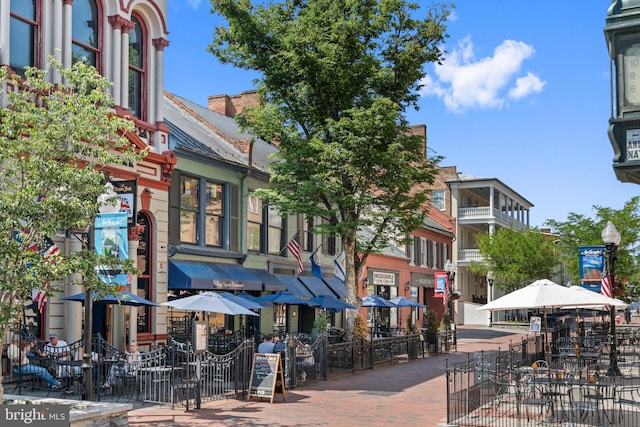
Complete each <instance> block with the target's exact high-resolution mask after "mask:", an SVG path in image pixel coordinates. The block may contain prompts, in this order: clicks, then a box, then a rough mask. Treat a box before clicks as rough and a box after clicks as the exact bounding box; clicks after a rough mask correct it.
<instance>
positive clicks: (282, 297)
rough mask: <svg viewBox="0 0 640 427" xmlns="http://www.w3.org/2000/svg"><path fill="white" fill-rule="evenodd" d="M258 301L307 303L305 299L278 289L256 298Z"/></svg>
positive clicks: (290, 303) (291, 303) (293, 303)
mask: <svg viewBox="0 0 640 427" xmlns="http://www.w3.org/2000/svg"><path fill="white" fill-rule="evenodd" d="M256 301H258V302H270V303H272V304H289V305H296V304H297V305H307V301H306V300H303V299H302V298H298V297H297V296H295V295H293V294H292V293H291V292H284V291H278V292H275V293H273V294H269V295H262V296H261V297H258V298H256Z"/></svg>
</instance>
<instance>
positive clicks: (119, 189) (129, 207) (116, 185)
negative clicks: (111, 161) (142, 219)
mask: <svg viewBox="0 0 640 427" xmlns="http://www.w3.org/2000/svg"><path fill="white" fill-rule="evenodd" d="M112 184H113V191H114V192H116V193H117V194H118V196H119V197H120V212H124V213H126V214H127V226H129V227H133V226H134V225H136V191H137V190H136V188H137V185H138V183H137V182H136V181H135V180H132V181H114V182H112Z"/></svg>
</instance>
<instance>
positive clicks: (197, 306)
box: [161, 291, 259, 316]
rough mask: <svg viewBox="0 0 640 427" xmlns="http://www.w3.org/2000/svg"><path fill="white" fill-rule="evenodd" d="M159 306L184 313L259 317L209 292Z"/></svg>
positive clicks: (221, 296)
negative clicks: (200, 312)
mask: <svg viewBox="0 0 640 427" xmlns="http://www.w3.org/2000/svg"><path fill="white" fill-rule="evenodd" d="M161 305H165V306H167V307H173V308H176V309H178V310H185V311H206V312H209V313H222V314H229V315H237V314H246V315H247V316H259V314H258V313H254V312H253V311H251V310H249V309H247V308H244V307H243V306H242V305H240V304H237V303H235V302H233V301H231V300H230V299H228V298H225V297H224V296H223V295H221V294H219V293H216V292H211V291H208V292H202V293H199V294H196V295H191V296H188V297H186V298H180V299H175V300H173V301H167V302H163V303H162V304H161Z"/></svg>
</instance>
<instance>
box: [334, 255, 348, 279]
mask: <svg viewBox="0 0 640 427" xmlns="http://www.w3.org/2000/svg"><path fill="white" fill-rule="evenodd" d="M333 275H334V276H336V279H340V280H342V281H343V282H344V279H345V278H346V275H345V274H344V251H342V252H340V255H338V256H337V258H336V259H334V260H333Z"/></svg>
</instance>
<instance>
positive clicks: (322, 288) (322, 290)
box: [298, 276, 338, 297]
mask: <svg viewBox="0 0 640 427" xmlns="http://www.w3.org/2000/svg"><path fill="white" fill-rule="evenodd" d="M298 280H300V281H301V282H302V283H304V285H305V286H306V287H307V289H309V290H310V291H311V293H312V294H313V296H314V297H319V296H320V295H331V296H332V297H338V295H337V294H336V293H335V292H333V291H332V290H331V288H330V287H329V286H328V285H327V284H326V283H325V282H324V281H323V280H322V279H320V278H319V277H315V276H298Z"/></svg>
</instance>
